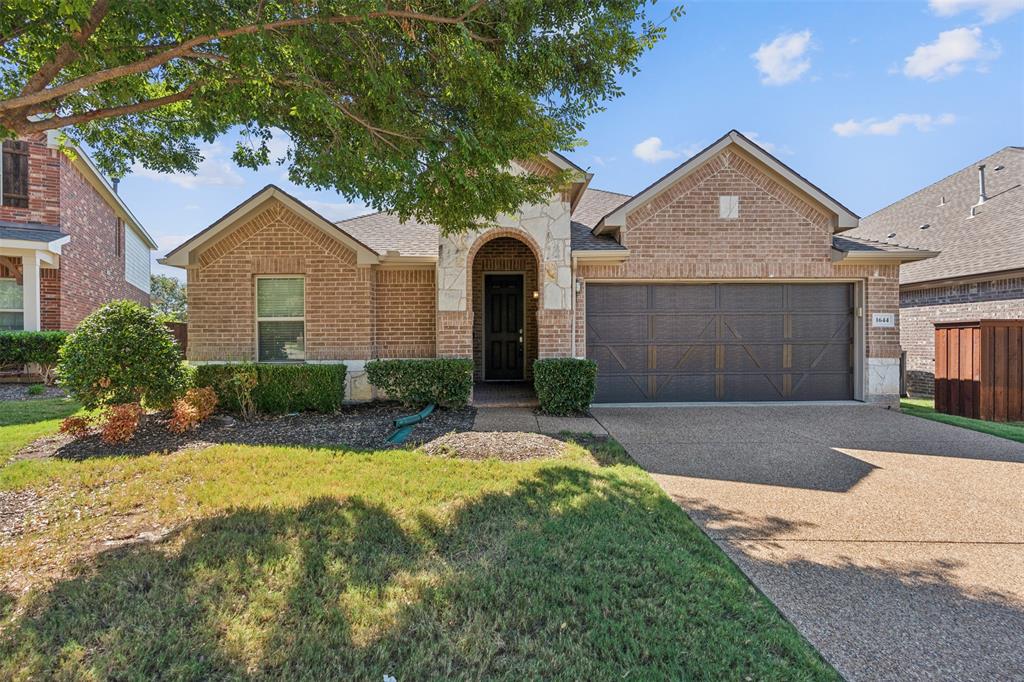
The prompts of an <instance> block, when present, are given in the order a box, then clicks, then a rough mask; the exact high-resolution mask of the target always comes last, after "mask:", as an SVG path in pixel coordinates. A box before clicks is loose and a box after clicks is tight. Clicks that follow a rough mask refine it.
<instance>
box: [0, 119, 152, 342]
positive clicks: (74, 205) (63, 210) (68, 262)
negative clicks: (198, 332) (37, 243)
mask: <svg viewBox="0 0 1024 682" xmlns="http://www.w3.org/2000/svg"><path fill="white" fill-rule="evenodd" d="M28 172H29V201H28V207H27V208H15V207H11V206H0V220H8V221H13V222H25V223H42V224H44V225H50V226H57V227H59V228H60V230H61V231H62V232H64V233H65V234H68V235H70V236H71V240H70V241H69V242H68V243H67V244H65V245H64V246H63V247H62V249H61V256H60V268H59V269H54V268H49V267H43V268H42V269H41V270H40V273H41V274H40V326H41V327H42V328H43V329H64V330H70V329H74V327H75V326H76V325H77V324H78V323H79V322H81V320H82V318H84V317H85V316H86V315H88V314H89V313H91V312H92V311H93V310H95V309H96V308H97V307H99V306H100V305H102V304H103V303H105V302H107V301H109V300H112V299H116V298H127V299H130V300H133V301H138V302H139V303H142V304H143V305H149V294H148V293H147V292H145V291H142V290H140V289H138V288H136V287H134V286H133V285H131V284H129V283H128V282H127V281H126V280H125V263H124V253H125V245H124V234H123V232H124V230H121V233H120V235H119V236H118V232H117V227H116V226H117V216H116V215H115V213H114V210H113V208H112V207H111V206H110V204H108V203H107V202H106V201H105V200H104V199H103V197H101V196H100V194H99V193H98V192H97V191H96V190H95V189H94V188H93V186H92V185H90V184H89V182H88V180H87V179H86V178H85V177H84V176H83V175H82V173H81V172H80V171H79V170H78V169H77V168H75V167H74V165H73V164H72V162H71V160H70V159H69V158H68V157H67V156H65V155H64V154H63V153H62V152H61V151H60V150H59V149H56V148H54V147H50V146H48V145H47V143H46V137H45V135H44V136H39V137H37V138H34V139H31V140H29V160H28ZM115 236H118V238H119V239H120V245H119V246H118V245H117V244H115ZM16 260H20V259H16ZM0 276H10V273H6V274H5V273H4V272H0Z"/></svg>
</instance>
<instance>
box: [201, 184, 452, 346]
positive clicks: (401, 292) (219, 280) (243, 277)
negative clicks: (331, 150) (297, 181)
mask: <svg viewBox="0 0 1024 682" xmlns="http://www.w3.org/2000/svg"><path fill="white" fill-rule="evenodd" d="M198 261H199V266H198V267H195V268H189V270H188V305H189V345H188V357H189V359H190V360H195V361H213V360H227V361H241V360H255V359H256V309H255V301H256V278H257V277H258V276H260V275H300V276H302V277H303V278H304V280H305V295H306V301H305V303H306V306H305V307H306V310H305V347H306V359H307V360H309V361H335V360H350V361H351V360H369V359H372V358H375V357H406V358H414V357H433V356H434V354H435V345H434V337H435V328H434V320H435V315H434V292H435V286H434V271H433V270H432V269H429V270H428V269H423V268H419V269H396V270H376V269H374V268H371V267H368V266H361V265H358V264H357V263H356V254H355V253H354V252H353V251H352V250H351V249H349V248H347V247H346V246H344V245H343V244H341V243H340V242H338V241H337V240H336V239H333V238H332V237H330V236H328V235H326V234H325V233H324V232H323V231H321V230H320V229H318V228H317V227H315V226H314V225H311V224H310V223H308V222H306V221H305V220H303V219H302V218H300V217H299V216H298V215H297V214H295V213H294V212H292V211H291V210H289V209H288V208H286V207H285V206H283V205H282V204H281V203H280V202H277V201H274V202H271V204H270V205H268V206H266V207H265V208H263V209H262V210H260V211H259V212H258V213H257V214H256V215H254V216H253V217H251V218H249V219H248V220H246V221H245V222H244V223H243V224H241V225H239V226H237V227H235V228H234V229H232V230H231V231H230V232H229V233H228V234H226V235H224V236H222V237H221V238H220V239H218V240H217V241H215V242H214V243H212V244H210V245H209V246H207V247H206V248H204V249H203V250H202V251H200V252H199V254H198Z"/></svg>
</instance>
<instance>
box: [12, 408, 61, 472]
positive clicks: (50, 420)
mask: <svg viewBox="0 0 1024 682" xmlns="http://www.w3.org/2000/svg"><path fill="white" fill-rule="evenodd" d="M78 409H79V406H78V403H76V402H74V401H72V400H65V399H63V398H49V399H44V400H6V401H3V402H0V466H2V465H3V464H4V463H5V462H7V460H8V459H9V458H10V456H11V455H13V454H14V453H15V452H17V451H18V450H20V449H21V448H22V447H23V446H24V445H25V444H26V443H30V442H32V441H33V440H35V439H36V438H38V437H39V436H45V435H46V434H48V433H52V432H54V431H56V430H57V426H58V425H59V424H60V420H61V419H63V418H64V417H68V416H71V415H72V414H74V413H75V412H78Z"/></svg>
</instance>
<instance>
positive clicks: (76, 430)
mask: <svg viewBox="0 0 1024 682" xmlns="http://www.w3.org/2000/svg"><path fill="white" fill-rule="evenodd" d="M91 423H92V421H91V420H90V419H89V418H88V417H65V418H64V419H63V420H62V421H61V423H60V432H61V433H66V434H67V435H69V436H71V437H72V438H82V437H83V436H87V435H89V425H90V424H91Z"/></svg>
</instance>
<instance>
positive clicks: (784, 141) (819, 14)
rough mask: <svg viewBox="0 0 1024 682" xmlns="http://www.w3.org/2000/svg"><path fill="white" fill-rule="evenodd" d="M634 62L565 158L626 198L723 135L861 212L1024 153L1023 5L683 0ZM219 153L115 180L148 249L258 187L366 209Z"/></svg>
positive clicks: (338, 209)
mask: <svg viewBox="0 0 1024 682" xmlns="http://www.w3.org/2000/svg"><path fill="white" fill-rule="evenodd" d="M668 8H669V5H668V4H667V3H666V4H664V5H662V4H659V5H656V6H655V8H654V16H658V14H659V13H665V14H667V12H668ZM640 69H641V70H640V73H639V75H637V76H636V77H631V78H627V79H625V80H624V81H623V86H624V88H625V91H626V94H625V96H624V97H622V98H620V99H617V100H615V101H613V102H611V103H609V104H608V107H607V110H606V111H604V112H602V113H599V114H596V115H594V116H593V117H592V118H591V120H590V121H589V122H588V125H587V128H586V130H585V131H584V137H585V139H586V140H587V142H588V144H587V146H585V147H582V148H580V149H578V150H576V151H574V152H570V153H568V156H569V157H570V158H571V159H572V160H573V161H575V162H576V163H578V164H579V165H580V166H583V167H584V168H589V169H590V170H591V171H592V172H593V173H594V174H595V177H594V180H593V183H592V186H594V187H598V188H601V189H609V190H614V191H619V192H627V193H633V192H636V191H638V190H640V189H642V188H643V187H645V186H647V185H648V184H650V183H651V182H652V181H654V180H656V179H657V178H659V177H661V176H662V175H664V174H665V173H666V172H668V171H669V170H671V169H672V168H673V167H674V166H675V165H677V164H678V163H680V162H681V161H683V160H685V159H686V158H687V157H688V156H689V155H691V154H692V153H694V152H695V151H697V150H699V149H700V148H702V147H703V146H705V145H707V144H709V143H711V142H713V141H714V140H715V139H717V138H718V137H720V136H721V135H722V134H724V133H725V132H727V131H728V130H730V129H732V128H735V129H737V130H740V131H741V132H744V133H747V134H748V135H751V136H753V137H754V138H755V140H756V141H758V142H760V143H761V144H763V145H764V146H766V148H768V150H769V151H771V152H772V153H774V154H775V155H776V156H778V157H779V158H780V159H781V160H782V161H783V162H784V163H787V164H789V165H790V166H792V167H793V168H794V169H795V170H797V171H798V172H799V173H801V174H802V175H804V176H805V177H807V178H808V179H809V180H811V181H812V182H814V183H815V184H817V185H818V186H819V187H821V188H822V189H824V190H825V191H826V192H828V193H830V194H832V195H833V196H834V197H836V198H837V199H838V200H839V201H841V202H843V203H844V204H845V205H847V206H848V207H850V208H851V209H852V210H853V211H855V212H857V213H859V214H860V215H862V216H863V215H868V214H870V213H871V212H873V211H875V210H877V209H879V208H882V207H883V206H885V205H887V204H889V203H891V202H893V201H895V200H897V199H900V198H901V197H903V196H905V195H907V194H909V193H911V192H913V191H915V190H917V189H920V188H921V187H923V186H925V185H928V184H931V183H932V182H934V181H936V180H938V179H940V178H942V177H944V176H946V175H948V174H949V173H952V172H954V171H956V170H958V169H960V168H962V167H964V166H966V165H968V164H969V163H972V162H973V161H976V160H978V159H980V158H982V157H984V156H987V155H988V154H991V153H992V152H994V151H996V150H997V149H1001V148H1002V147H1004V146H1006V145H1011V144H1013V145H1021V144H1024V0H930V2H929V1H923V2H857V3H854V2H691V3H687V4H686V15H685V17H683V18H682V19H681V20H680V21H678V22H676V23H672V24H669V35H668V38H667V39H666V40H665V41H663V42H662V43H660V44H659V45H658V46H657V47H655V48H654V50H653V51H651V52H650V53H648V54H647V55H645V56H644V57H643V59H642V60H641V62H640ZM233 144H234V140H233V139H225V140H223V141H219V142H218V143H216V144H215V145H213V146H212V147H211V148H209V149H208V153H207V157H208V158H207V161H206V162H205V163H204V165H203V167H202V169H201V170H200V173H199V175H198V176H196V177H192V176H182V175H176V176H167V175H157V174H153V173H150V172H138V173H136V174H134V175H132V176H130V177H127V178H125V179H124V180H123V181H122V183H121V193H122V196H123V197H124V199H125V200H126V201H127V202H128V204H129V206H131V208H132V209H133V211H134V212H135V213H136V215H137V216H138V217H139V218H140V220H142V222H143V224H144V225H145V226H146V227H147V229H149V231H150V232H151V233H152V234H153V235H154V237H156V238H157V240H158V242H159V243H160V245H161V250H160V251H159V252H158V253H157V254H155V256H160V255H163V254H164V253H166V251H167V250H169V249H170V248H171V247H173V246H175V245H176V244H178V243H180V242H181V241H183V240H184V239H185V238H187V237H189V236H191V235H192V234H195V233H196V232H197V231H199V230H200V229H202V228H204V227H206V226H207V225H209V224H210V223H211V222H213V221H214V220H216V219H217V218H218V217H220V216H221V215H223V214H224V213H226V212H227V211H229V210H230V209H231V208H232V207H234V206H235V205H236V204H237V203H238V202H240V201H241V200H242V199H244V198H246V197H247V196H249V195H250V194H251V193H253V192H255V191H256V190H258V189H259V188H260V187H262V186H263V185H265V184H267V183H271V182H273V183H276V184H279V185H281V186H282V187H284V188H285V189H286V190H288V191H290V192H292V193H294V194H295V195H296V196H298V197H299V198H300V199H303V200H304V201H307V202H308V203H310V205H311V206H313V207H314V208H315V209H316V210H318V211H320V212H322V213H323V214H325V215H327V216H328V217H332V218H334V219H340V218H346V217H350V216H353V215H357V214H359V213H361V212H364V211H365V210H366V209H365V208H364V207H363V206H362V205H360V204H358V203H357V204H350V203H349V202H347V201H346V200H345V199H344V197H341V196H339V195H337V194H334V193H330V192H312V191H309V190H306V189H304V188H301V187H295V186H293V185H291V184H290V183H288V181H287V179H286V178H285V177H284V176H285V170H284V168H283V167H270V168H265V169H263V170H261V171H260V172H256V173H254V172H251V171H248V170H244V169H238V168H235V167H234V166H233V164H232V163H231V160H230V151H231V148H232V146H233ZM281 144H284V141H283V140H282V141H281ZM155 271H156V272H166V273H168V274H178V275H180V273H181V271H179V270H176V269H172V268H164V267H162V266H157V267H156V268H155Z"/></svg>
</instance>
